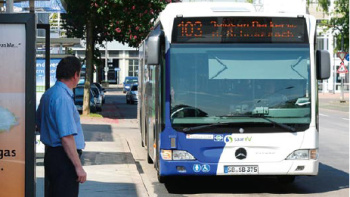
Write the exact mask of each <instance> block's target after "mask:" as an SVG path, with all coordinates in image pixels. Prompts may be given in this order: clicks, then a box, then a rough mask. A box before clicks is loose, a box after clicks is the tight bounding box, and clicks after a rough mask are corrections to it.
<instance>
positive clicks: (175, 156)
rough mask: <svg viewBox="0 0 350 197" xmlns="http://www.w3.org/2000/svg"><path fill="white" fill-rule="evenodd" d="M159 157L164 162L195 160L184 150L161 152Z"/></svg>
mask: <svg viewBox="0 0 350 197" xmlns="http://www.w3.org/2000/svg"><path fill="white" fill-rule="evenodd" d="M161 156H162V158H163V159H164V160H168V161H169V160H177V161H179V160H195V158H194V157H193V155H191V154H190V153H188V152H187V151H184V150H162V151H161Z"/></svg>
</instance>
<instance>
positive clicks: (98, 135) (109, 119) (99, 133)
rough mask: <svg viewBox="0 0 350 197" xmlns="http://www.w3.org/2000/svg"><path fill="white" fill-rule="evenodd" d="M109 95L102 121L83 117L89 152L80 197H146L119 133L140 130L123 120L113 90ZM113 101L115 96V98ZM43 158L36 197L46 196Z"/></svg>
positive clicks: (84, 164) (86, 151)
mask: <svg viewBox="0 0 350 197" xmlns="http://www.w3.org/2000/svg"><path fill="white" fill-rule="evenodd" d="M107 90H109V91H108V92H107V95H109V96H108V97H106V105H104V106H103V111H102V115H103V116H104V117H103V118H89V117H82V118H81V124H82V127H83V131H84V136H85V141H86V149H84V151H83V155H82V158H81V160H82V163H83V166H84V169H85V171H86V172H87V181H86V182H85V183H84V184H80V190H79V196H80V197H97V196H103V197H116V196H120V197H125V196H127V197H146V196H148V193H147V190H146V188H145V186H144V184H143V182H142V179H141V176H140V174H139V172H138V170H137V167H136V164H135V160H134V158H133V155H132V154H131V150H130V147H129V145H128V143H127V141H126V139H125V138H124V137H123V136H121V134H120V131H121V130H123V129H125V128H127V127H137V122H135V120H123V119H120V118H121V114H120V112H118V109H117V105H116V104H115V101H114V100H113V99H111V95H113V94H114V92H113V91H115V89H114V90H112V89H107ZM112 98H113V97H112ZM42 162H43V159H42V158H39V159H37V168H36V171H37V195H36V196H37V197H43V196H44V167H43V166H42V165H43V163H42Z"/></svg>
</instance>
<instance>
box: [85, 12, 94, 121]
mask: <svg viewBox="0 0 350 197" xmlns="http://www.w3.org/2000/svg"><path fill="white" fill-rule="evenodd" d="M92 27H93V24H92V22H91V20H89V19H88V21H87V24H86V71H85V85H84V103H83V115H88V114H90V84H91V81H92V79H91V76H92V58H93V51H94V47H95V45H94V42H93V35H92V34H93V29H92Z"/></svg>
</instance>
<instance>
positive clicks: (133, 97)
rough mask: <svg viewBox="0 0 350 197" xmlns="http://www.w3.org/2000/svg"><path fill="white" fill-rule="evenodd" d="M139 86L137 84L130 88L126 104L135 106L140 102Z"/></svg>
mask: <svg viewBox="0 0 350 197" xmlns="http://www.w3.org/2000/svg"><path fill="white" fill-rule="evenodd" d="M137 89H138V85H137V84H133V85H132V86H131V88H130V90H128V91H127V92H126V96H125V97H126V103H127V104H134V103H137V102H138V98H137V96H138V90H137Z"/></svg>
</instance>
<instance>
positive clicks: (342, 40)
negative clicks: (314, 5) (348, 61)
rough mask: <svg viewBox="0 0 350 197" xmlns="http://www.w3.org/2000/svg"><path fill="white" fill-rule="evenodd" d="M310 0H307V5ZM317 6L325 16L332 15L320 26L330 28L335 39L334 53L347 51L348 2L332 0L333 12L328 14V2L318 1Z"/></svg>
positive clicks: (347, 0) (325, 0) (346, 0)
mask: <svg viewBox="0 0 350 197" xmlns="http://www.w3.org/2000/svg"><path fill="white" fill-rule="evenodd" d="M309 3H310V0H308V4H309ZM318 5H319V6H320V7H321V9H322V10H323V12H325V13H326V14H332V16H333V17H332V18H331V20H329V21H326V20H323V21H322V25H323V26H325V27H326V28H331V29H332V32H333V34H334V36H335V37H336V38H337V39H336V47H335V50H336V51H341V50H342V51H346V52H348V51H349V0H334V6H333V7H334V10H332V11H331V13H329V12H330V10H329V8H330V6H331V2H330V0H318Z"/></svg>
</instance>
